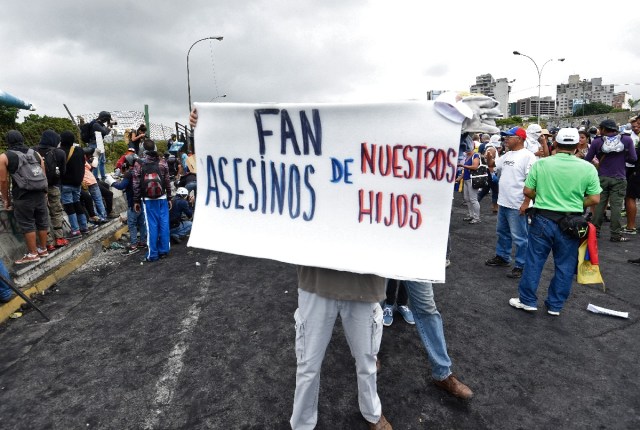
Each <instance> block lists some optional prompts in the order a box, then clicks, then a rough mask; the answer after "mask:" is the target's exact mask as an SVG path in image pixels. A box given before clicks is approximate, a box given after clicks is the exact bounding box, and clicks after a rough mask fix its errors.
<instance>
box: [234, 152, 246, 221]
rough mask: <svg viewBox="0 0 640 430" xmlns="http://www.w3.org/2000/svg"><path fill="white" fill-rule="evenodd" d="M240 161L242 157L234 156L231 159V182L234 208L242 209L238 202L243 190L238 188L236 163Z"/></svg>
mask: <svg viewBox="0 0 640 430" xmlns="http://www.w3.org/2000/svg"><path fill="white" fill-rule="evenodd" d="M241 162H242V158H234V159H233V183H234V185H235V190H236V193H235V196H234V197H235V201H236V204H235V208H236V209H244V206H242V205H241V204H240V196H241V195H242V194H244V191H242V190H241V189H240V182H239V181H238V164H239V163H241Z"/></svg>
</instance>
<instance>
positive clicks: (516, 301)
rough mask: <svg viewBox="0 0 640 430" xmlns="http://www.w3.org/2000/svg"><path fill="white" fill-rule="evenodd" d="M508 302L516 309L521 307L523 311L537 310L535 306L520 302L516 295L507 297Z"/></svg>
mask: <svg viewBox="0 0 640 430" xmlns="http://www.w3.org/2000/svg"><path fill="white" fill-rule="evenodd" d="M509 304H510V305H511V306H513V307H514V308H516V309H523V310H525V311H528V312H533V311H537V310H538V308H536V307H535V306H527V305H525V304H524V303H522V302H521V301H520V299H519V298H518V297H514V298H513V299H509Z"/></svg>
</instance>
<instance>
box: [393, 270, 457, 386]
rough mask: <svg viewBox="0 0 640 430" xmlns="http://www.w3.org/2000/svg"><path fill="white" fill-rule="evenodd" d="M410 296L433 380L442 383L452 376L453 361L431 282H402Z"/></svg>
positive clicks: (410, 305) (410, 304) (410, 306)
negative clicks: (448, 349)
mask: <svg viewBox="0 0 640 430" xmlns="http://www.w3.org/2000/svg"><path fill="white" fill-rule="evenodd" d="M402 282H403V283H404V285H405V287H407V293H408V294H409V309H411V312H412V313H413V318H414V319H415V321H416V328H417V329H418V334H419V335H420V339H421V340H422V343H423V344H424V347H425V349H426V350H427V357H429V362H430V363H431V374H432V376H433V379H435V380H437V381H442V380H443V379H446V378H447V377H448V376H449V375H451V359H450V358H449V354H447V343H446V341H445V340H444V328H443V326H442V317H441V316H440V312H438V309H437V308H436V302H435V300H434V298H433V285H432V284H431V282H419V281H402Z"/></svg>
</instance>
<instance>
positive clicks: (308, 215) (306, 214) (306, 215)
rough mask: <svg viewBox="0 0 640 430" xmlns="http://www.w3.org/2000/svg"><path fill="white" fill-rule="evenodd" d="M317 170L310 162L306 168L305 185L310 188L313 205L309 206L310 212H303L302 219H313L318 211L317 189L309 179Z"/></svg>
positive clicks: (310, 201) (310, 200) (310, 199)
mask: <svg viewBox="0 0 640 430" xmlns="http://www.w3.org/2000/svg"><path fill="white" fill-rule="evenodd" d="M315 172H316V169H314V168H313V166H312V165H310V164H309V165H307V166H306V167H305V169H304V185H305V186H306V187H307V190H309V203H310V206H311V207H310V208H309V212H304V213H303V214H302V219H303V220H305V221H311V220H312V219H313V215H314V214H315V212H316V191H315V190H314V189H313V186H312V185H311V181H310V180H309V179H310V178H309V176H310V175H313V174H314V173H315Z"/></svg>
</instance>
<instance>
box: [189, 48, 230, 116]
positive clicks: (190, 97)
mask: <svg viewBox="0 0 640 430" xmlns="http://www.w3.org/2000/svg"><path fill="white" fill-rule="evenodd" d="M222 39H223V37H222V36H210V37H204V38H202V39H200V40H196V41H195V42H193V45H191V48H189V51H187V91H188V92H189V113H191V76H190V74H189V54H190V53H191V49H192V48H193V47H194V46H195V45H196V43H198V42H202V41H203V40H219V41H221V40H222Z"/></svg>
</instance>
